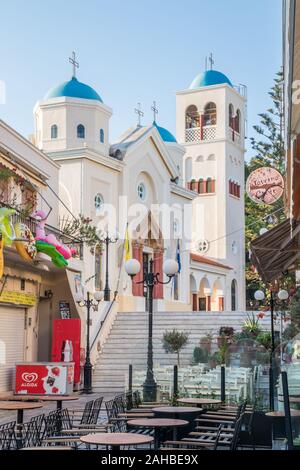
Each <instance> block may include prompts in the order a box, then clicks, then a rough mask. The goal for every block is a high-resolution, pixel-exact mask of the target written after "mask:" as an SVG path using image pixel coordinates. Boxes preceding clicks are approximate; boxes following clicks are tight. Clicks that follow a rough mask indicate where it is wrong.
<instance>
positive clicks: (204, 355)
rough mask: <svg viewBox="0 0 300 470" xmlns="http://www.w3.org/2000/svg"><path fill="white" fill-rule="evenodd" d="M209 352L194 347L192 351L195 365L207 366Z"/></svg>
mask: <svg viewBox="0 0 300 470" xmlns="http://www.w3.org/2000/svg"><path fill="white" fill-rule="evenodd" d="M208 356H209V351H207V349H204V348H199V347H196V348H195V349H194V353H193V357H194V363H195V364H207V363H208Z"/></svg>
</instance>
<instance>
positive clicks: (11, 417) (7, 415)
mask: <svg viewBox="0 0 300 470" xmlns="http://www.w3.org/2000/svg"><path fill="white" fill-rule="evenodd" d="M78 397H79V399H78V401H72V402H65V403H63V408H68V409H70V410H71V409H76V408H83V407H84V405H85V403H86V402H87V401H90V400H95V399H96V398H99V394H97V393H93V394H90V395H81V394H78ZM110 398H111V397H104V400H103V404H102V409H101V414H100V419H101V420H106V411H105V405H104V402H105V401H106V400H109V399H110ZM55 409H56V402H44V406H43V408H39V409H37V410H28V411H26V410H25V411H24V422H26V421H29V419H30V418H32V417H33V416H37V415H39V414H41V413H44V414H47V413H49V412H50V411H54V410H55ZM16 417H17V412H16V411H3V410H0V424H4V423H7V422H9V421H15V420H16Z"/></svg>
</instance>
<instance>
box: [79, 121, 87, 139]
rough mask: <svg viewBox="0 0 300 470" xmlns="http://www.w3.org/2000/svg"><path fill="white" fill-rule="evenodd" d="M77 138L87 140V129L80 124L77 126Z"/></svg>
mask: <svg viewBox="0 0 300 470" xmlns="http://www.w3.org/2000/svg"><path fill="white" fill-rule="evenodd" d="M77 138H78V139H84V138H85V128H84V125H83V124H79V125H78V126H77Z"/></svg>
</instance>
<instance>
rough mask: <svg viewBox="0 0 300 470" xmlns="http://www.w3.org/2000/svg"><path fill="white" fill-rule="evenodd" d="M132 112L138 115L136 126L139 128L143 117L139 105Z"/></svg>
mask: <svg viewBox="0 0 300 470" xmlns="http://www.w3.org/2000/svg"><path fill="white" fill-rule="evenodd" d="M134 112H135V113H136V114H137V115H138V126H139V127H141V125H142V124H141V118H142V117H143V116H144V113H143V111H142V109H141V103H138V104H137V108H135V109H134Z"/></svg>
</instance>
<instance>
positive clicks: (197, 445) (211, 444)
mask: <svg viewBox="0 0 300 470" xmlns="http://www.w3.org/2000/svg"><path fill="white" fill-rule="evenodd" d="M221 436H222V425H220V426H219V428H218V430H217V433H216V435H215V437H214V439H213V441H206V442H203V441H200V440H199V441H198V440H196V439H191V440H189V439H188V438H186V439H182V440H181V441H166V442H165V443H164V446H163V447H162V448H161V449H162V450H175V449H177V450H181V449H183V448H184V449H198V450H217V449H218V446H219V442H220V439H221Z"/></svg>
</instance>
